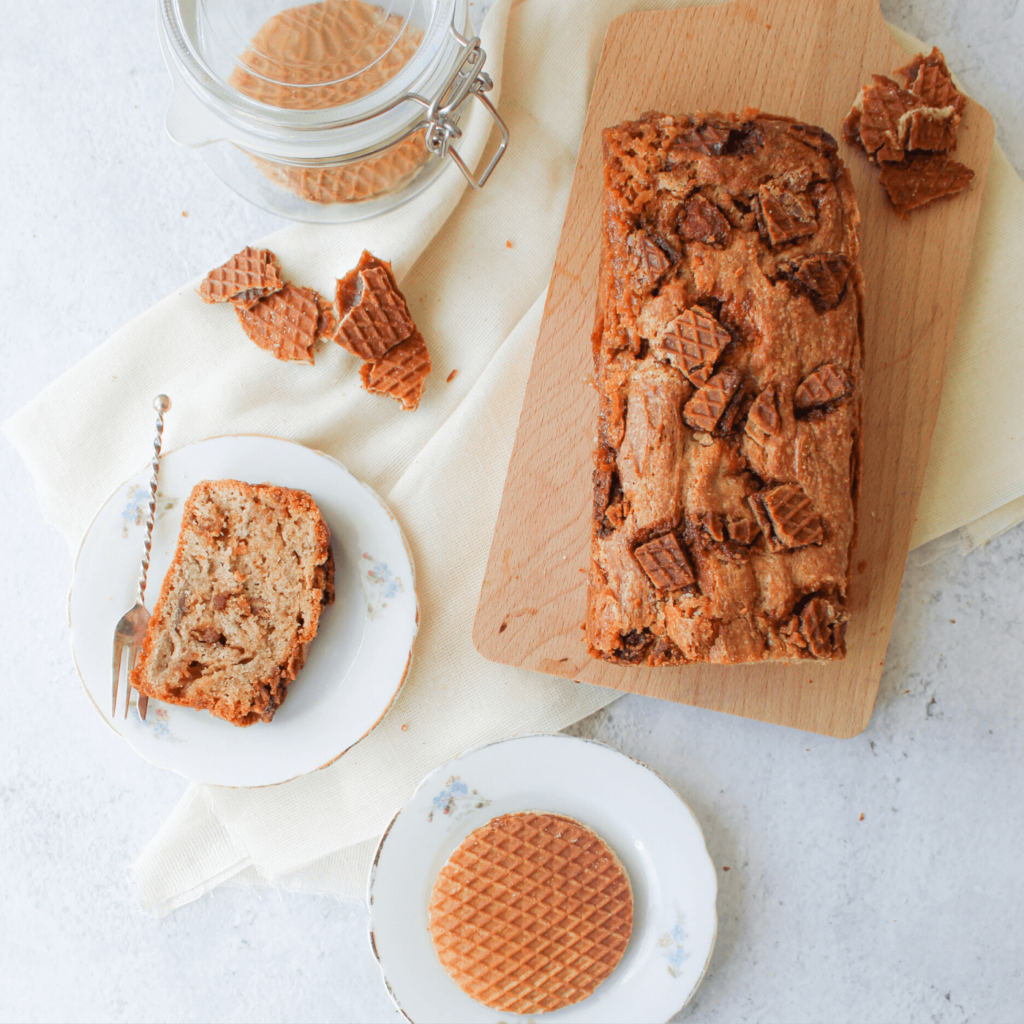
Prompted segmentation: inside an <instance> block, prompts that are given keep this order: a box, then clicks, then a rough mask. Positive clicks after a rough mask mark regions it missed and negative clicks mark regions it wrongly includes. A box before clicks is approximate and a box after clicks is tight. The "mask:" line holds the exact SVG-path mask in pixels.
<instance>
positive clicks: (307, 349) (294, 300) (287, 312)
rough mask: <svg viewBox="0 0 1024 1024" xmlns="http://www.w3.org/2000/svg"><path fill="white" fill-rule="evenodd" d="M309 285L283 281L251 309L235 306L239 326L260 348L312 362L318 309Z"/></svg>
mask: <svg viewBox="0 0 1024 1024" xmlns="http://www.w3.org/2000/svg"><path fill="white" fill-rule="evenodd" d="M318 299H319V295H318V294H317V293H316V292H315V291H314V290H313V289H312V288H299V287H298V286H297V285H294V284H286V285H285V286H284V287H283V288H282V289H281V290H280V291H278V292H274V294H273V295H268V296H267V297H266V298H265V299H260V300H259V301H258V302H256V303H255V304H254V305H253V306H252V307H251V308H249V309H243V308H240V307H239V308H236V309H235V312H236V313H237V314H238V320H239V322H240V323H241V325H242V329H243V330H244V331H245V333H246V334H247V335H248V336H249V338H250V339H251V340H252V341H254V342H255V343H256V344H257V345H259V347H260V348H262V349H265V350H266V351H267V352H269V353H270V354H271V355H272V356H274V357H275V358H277V359H280V360H282V361H284V362H288V361H291V360H299V361H301V362H306V363H312V362H313V345H314V344H315V343H316V340H317V337H318V328H319V325H320V318H321V315H322V314H321V310H320V306H319V304H318V302H317V300H318Z"/></svg>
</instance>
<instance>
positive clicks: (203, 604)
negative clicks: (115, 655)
mask: <svg viewBox="0 0 1024 1024" xmlns="http://www.w3.org/2000/svg"><path fill="white" fill-rule="evenodd" d="M333 600H334V556H333V552H332V551H331V543H330V530H329V529H328V526H327V523H326V522H325V521H324V518H323V516H322V515H321V514H320V510H319V509H318V508H317V506H316V503H315V502H314V501H313V499H312V498H311V497H310V495H309V494H307V493H306V492H305V491H300V490H293V489H289V488H286V487H275V486H273V485H271V484H258V485H254V484H248V483H243V482H241V481H238V480H216V481H211V480H204V481H202V482H200V483H198V484H196V486H195V487H194V488H193V489H192V493H191V494H190V495H189V498H188V500H187V501H186V502H185V507H184V510H183V514H182V524H181V531H180V533H179V534H178V545H177V549H176V551H175V554H174V559H173V561H172V562H171V565H170V568H169V569H168V571H167V575H166V576H165V577H164V581H163V585H162V586H161V588H160V597H159V598H158V600H157V603H156V607H155V609H154V611H153V615H152V617H151V618H150V620H149V626H148V628H147V630H146V639H145V642H144V643H143V647H142V653H141V655H140V658H139V663H138V665H137V666H136V667H135V668H134V669H133V670H132V673H131V685H132V686H134V687H135V688H136V689H137V690H138V691H139V692H140V693H143V694H146V695H147V696H149V697H153V698H155V699H157V700H162V701H165V702H166V703H169V704H180V705H184V706H186V707H193V708H198V709H202V710H206V711H209V712H210V713H211V714H213V715H216V716H217V717H218V718H223V719H225V720H226V721H229V722H231V723H232V724H234V725H239V726H245V725H252V724H253V723H254V722H257V721H260V720H262V721H264V722H269V721H270V720H271V719H272V718H273V717H274V713H275V711H276V710H277V709H278V708H279V707H280V706H281V704H282V703H283V702H284V699H285V697H286V696H287V693H288V686H289V684H290V683H291V682H292V681H293V680H294V679H295V677H296V676H297V675H298V673H299V670H300V669H301V668H302V666H303V665H304V664H305V662H306V656H307V654H308V651H309V645H310V643H311V642H312V640H313V638H314V637H315V636H316V634H317V629H318V627H319V622H320V613H321V611H322V609H323V608H324V607H325V606H327V605H329V604H331V603H332V602H333Z"/></svg>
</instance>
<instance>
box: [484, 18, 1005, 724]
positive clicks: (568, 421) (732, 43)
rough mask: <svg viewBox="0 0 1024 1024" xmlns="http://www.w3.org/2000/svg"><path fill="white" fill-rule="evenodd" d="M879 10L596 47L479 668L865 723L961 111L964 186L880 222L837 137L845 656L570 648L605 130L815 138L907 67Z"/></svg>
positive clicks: (959, 206)
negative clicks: (854, 378)
mask: <svg viewBox="0 0 1024 1024" xmlns="http://www.w3.org/2000/svg"><path fill="white" fill-rule="evenodd" d="M908 59H909V58H908V57H907V55H906V54H905V53H904V52H903V51H902V50H901V49H900V48H899V47H898V46H897V45H896V44H895V43H894V42H893V40H892V37H891V36H890V34H889V31H888V29H887V28H886V26H885V23H884V21H883V20H882V16H881V14H880V12H879V10H878V7H877V3H876V0H760V2H751V0H733V2H732V3H728V4H723V5H720V6H714V7H703V8H682V9H677V10H671V11H653V12H645V13H634V14H627V15H623V16H622V17H620V18H617V19H616V20H615V21H613V22H612V23H611V25H610V27H609V29H608V33H607V35H606V37H605V43H604V49H603V51H602V54H601V60H600V64H599V65H598V70H597V77H596V81H595V84H594V91H593V95H592V97H591V102H590V110H589V113H588V116H587V122H586V126H585V128H584V132H583V140H582V143H581V146H580V153H579V159H578V162H577V165H576V172H575V176H574V179H573V184H572V191H571V194H570V197H569V203H568V208H567V212H566V218H565V223H564V225H563V228H562V234H561V238H560V241H559V245H558V252H557V255H556V258H555V266H554V273H553V276H552V279H551V285H550V288H549V291H548V298H547V306H546V308H545V311H544V320H543V323H542V326H541V330H540V336H539V339H538V341H537V349H536V354H535V356H534V361H533V366H532V368H531V372H530V379H529V383H528V385H527V390H526V398H525V401H524V403H523V410H522V414H521V418H520V423H519V431H518V434H517V436H516V443H515V447H514V450H513V453H512V459H511V462H510V464H509V471H508V477H507V480H506V484H505V491H504V494H503V497H502V503H501V509H500V512H499V515H498V521H497V525H496V527H495V534H494V539H493V541H492V546H491V553H490V558H489V561H488V565H487V570H486V573H485V577H484V582H483V587H482V590H481V596H480V604H479V607H478V609H477V615H476V621H475V623H474V629H473V641H474V643H475V644H476V647H477V649H478V650H479V651H480V653H481V654H483V655H484V656H485V657H486V658H489V659H491V660H493V661H499V662H503V663H506V664H509V665H515V666H518V667H521V668H527V669H535V670H537V671H540V672H547V673H551V674H553V675H558V676H563V677H565V678H568V679H574V680H577V681H581V682H587V683H595V684H598V685H600V686H606V687H613V688H615V689H618V690H628V691H632V692H635V693H643V694H648V695H650V696H653V697H660V698H663V699H667V700H674V701H681V702H683V703H686V704H693V705H697V706H699V707H705V708H713V709H715V710H718V711H725V712H728V713H730V714H735V715H742V716H744V717H747V718H756V719H761V720H763V721H767V722H775V723H779V724H782V725H787V726H792V727H795V728H799V729H806V730H809V731H813V732H818V733H825V734H828V735H832V736H840V737H845V736H854V735H856V734H857V733H859V732H861V731H862V730H863V729H864V728H865V726H866V725H867V723H868V720H869V719H870V717H871V710H872V708H873V706H874V702H875V697H876V695H877V693H878V685H879V681H880V679H881V675H882V667H883V664H884V662H885V652H886V648H887V646H888V642H889V634H890V631H891V629H892V621H893V616H894V614H895V610H896V601H897V598H898V596H899V589H900V581H901V579H902V576H903V567H904V563H905V561H906V557H907V551H908V548H909V544H910V535H911V530H912V527H913V523H914V514H915V510H916V508H917V502H918V498H919V496H920V493H921V485H922V481H923V479H924V472H925V466H926V463H927V460H928V449H929V446H930V444H931V439H932V432H933V429H934V427H935V418H936V415H937V413H938V408H939V397H940V394H941V391H942V379H943V375H944V373H945V367H946V359H947V355H948V353H949V349H950V346H951V344H952V341H953V332H954V328H955V326H956V319H957V312H958V310H959V308H960V300H961V297H962V295H963V289H964V283H965V280H966V277H967V267H968V263H969V260H970V255H971V246H972V242H973V238H974V229H975V225H976V223H977V218H978V212H979V208H980V204H981V197H982V192H983V190H984V186H985V178H986V174H987V171H988V161H989V155H990V153H991V149H992V142H993V137H994V128H993V123H992V119H991V117H990V116H989V115H988V112H987V111H986V110H985V109H984V108H982V107H980V106H979V105H978V104H976V103H973V102H968V104H967V107H966V110H965V112H964V117H963V121H962V123H961V125H960V128H959V133H958V137H959V145H958V149H957V152H956V157H957V159H959V160H960V161H961V162H963V163H965V164H967V165H968V166H969V167H971V168H973V169H974V171H975V174H976V177H975V179H974V182H973V184H972V185H971V187H970V188H969V189H968V191H967V192H966V193H963V194H961V195H960V196H958V197H955V198H953V199H951V200H944V201H940V202H938V203H935V204H933V205H932V206H931V207H929V208H926V209H924V210H921V211H918V212H917V213H916V214H914V215H912V216H911V218H910V219H909V220H907V221H903V220H899V219H898V218H897V217H896V216H895V214H894V213H893V211H892V209H891V207H890V206H889V205H888V201H887V199H886V198H885V196H884V192H883V189H882V187H881V185H879V184H878V170H877V168H875V167H874V166H872V165H869V164H868V162H867V161H866V159H865V158H864V156H863V154H862V153H860V152H859V151H855V150H853V149H852V148H851V147H850V146H848V145H846V144H845V143H843V142H840V156H841V157H842V159H843V160H844V162H845V163H846V164H847V165H848V166H849V168H850V171H851V173H852V176H853V182H854V187H855V188H856V192H857V199H858V202H859V205H860V210H861V215H862V218H863V221H862V225H861V243H862V248H861V260H862V265H863V271H864V277H865V308H864V329H865V388H864V391H865V397H864V463H863V479H862V488H861V498H860V508H859V519H860V527H859V537H858V542H857V547H856V550H855V551H854V553H853V579H852V583H851V588H850V593H849V611H850V622H849V627H848V630H847V650H848V654H847V657H846V659H845V660H843V661H839V662H833V663H822V662H815V661H805V662H802V663H798V664H796V665H789V664H787V665H779V664H774V665H773V664H771V663H760V664H755V665H747V666H720V665H686V666H679V667H662V668H649V667H633V666H619V665H612V664H608V663H606V662H602V661H598V660H594V659H591V658H590V657H589V656H588V654H587V651H586V646H585V644H584V640H583V629H582V625H583V621H584V617H585V605H586V570H587V566H588V564H589V557H590V510H591V503H592V488H591V470H592V468H593V466H592V452H593V448H594V439H595V435H596V429H597V399H596V395H595V393H594V389H593V386H592V385H593V379H594V378H593V375H594V368H593V359H592V350H591V343H590V334H591V330H592V327H593V321H594V311H595V304H596V296H597V278H598V257H599V252H600V241H601V192H602V163H601V139H600V132H601V129H602V128H604V127H607V126H609V125H613V124H616V123H618V122H620V121H623V120H628V119H631V118H635V117H637V116H638V115H639V114H641V113H642V112H644V111H646V110H660V111H664V112H667V113H686V112H692V111H695V110H705V111H708V110H722V111H730V110H735V111H739V110H742V109H743V108H744V107H747V106H753V107H758V108H760V109H761V110H762V111H764V112H766V113H772V114H784V115H788V116H791V117H795V118H798V119H800V120H803V121H807V122H810V123H812V124H818V125H821V126H823V127H824V128H826V129H827V130H828V131H829V132H831V133H832V134H833V135H834V136H835V137H836V138H837V139H840V140H841V124H842V120H843V117H845V115H846V113H847V112H848V111H849V109H850V105H851V103H852V101H853V99H854V97H855V96H856V95H857V92H858V90H859V88H860V86H861V85H862V84H863V83H865V82H869V81H870V75H871V74H872V73H873V72H874V73H881V74H889V75H891V74H892V73H893V72H894V71H895V69H896V68H897V67H901V66H902V65H903V64H905V63H906V62H907V60H908Z"/></svg>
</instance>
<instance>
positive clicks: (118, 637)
mask: <svg viewBox="0 0 1024 1024" xmlns="http://www.w3.org/2000/svg"><path fill="white" fill-rule="evenodd" d="M170 407H171V400H170V399H169V398H168V397H167V396H166V395H157V396H156V398H154V399H153V408H154V409H156V439H155V440H154V441H153V474H152V476H151V477H150V478H149V514H148V515H147V516H146V547H145V550H144V551H143V553H142V571H141V572H140V573H139V596H138V597H137V598H136V599H135V607H134V608H130V609H129V610H128V611H126V612H125V613H124V615H122V616H121V621H120V622H119V623H118V624H117V628H116V629H115V630H114V692H113V695H112V697H111V701H110V705H111V706H110V716H111V718H113V717H114V715H116V714H117V683H118V678H119V677H120V675H121V655H122V654H123V652H124V650H125V648H127V649H128V669H127V671H128V672H131V670H132V669H133V668H134V667H135V663H136V661H138V659H139V653H140V652H141V650H142V641H143V640H145V638H146V627H147V626H148V625H149V612H148V611H146V606H145V605H144V604H143V601H144V600H145V598H146V574H147V573H148V572H149V549H150V546H151V545H152V543H153V523H154V521H155V519H156V478H157V474H159V472H160V446H161V444H162V441H163V434H164V413H165V412H167V410H168V409H170ZM131 700H132V684H131V682H130V680H129V679H125V694H124V717H125V718H127V717H128V707H129V705H130V704H131ZM148 709H149V698H148V697H147V696H146V695H145V694H143V693H140V694H139V717H140V718H141V719H142V720H143V721H145V720H146V711H147V710H148Z"/></svg>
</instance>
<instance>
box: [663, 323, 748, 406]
mask: <svg viewBox="0 0 1024 1024" xmlns="http://www.w3.org/2000/svg"><path fill="white" fill-rule="evenodd" d="M730 340H731V338H730V336H729V332H728V331H727V330H726V329H725V328H724V327H723V326H722V325H721V324H720V323H719V322H718V321H717V320H716V319H715V318H714V317H713V316H711V314H710V313H707V312H705V311H704V310H703V309H702V308H701V307H700V306H691V307H690V308H689V309H688V310H686V311H685V312H683V313H682V314H681V315H680V316H678V317H676V318H675V320H673V321H672V322H671V323H670V324H669V325H668V328H667V330H666V331H665V335H664V337H663V338H662V341H661V346H662V348H664V349H665V350H666V351H667V352H669V353H672V354H675V355H678V356H679V357H680V358H681V359H682V363H683V372H684V373H685V374H686V376H687V377H689V378H690V382H691V383H692V384H693V385H695V386H696V387H700V386H701V384H703V383H705V381H707V379H708V378H709V377H710V376H711V371H712V370H713V369H714V366H715V361H716V360H717V359H718V357H719V356H720V355H721V354H722V349H724V348H725V346H726V345H728V344H729V342H730Z"/></svg>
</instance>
